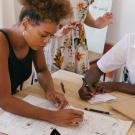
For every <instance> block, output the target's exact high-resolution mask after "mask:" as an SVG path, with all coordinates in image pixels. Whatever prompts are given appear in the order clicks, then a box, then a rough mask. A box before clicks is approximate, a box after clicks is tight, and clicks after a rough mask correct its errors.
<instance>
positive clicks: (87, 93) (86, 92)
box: [78, 78, 96, 100]
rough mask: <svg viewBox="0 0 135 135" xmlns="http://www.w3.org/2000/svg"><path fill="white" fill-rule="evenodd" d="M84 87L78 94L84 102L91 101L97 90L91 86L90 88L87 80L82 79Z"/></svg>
mask: <svg viewBox="0 0 135 135" xmlns="http://www.w3.org/2000/svg"><path fill="white" fill-rule="evenodd" d="M82 80H83V85H82V87H81V88H80V89H79V91H78V93H79V96H80V98H81V99H83V100H90V99H91V98H92V97H93V96H95V94H96V90H95V89H94V88H93V87H92V86H91V87H90V86H88V84H87V82H86V80H85V79H84V78H82Z"/></svg>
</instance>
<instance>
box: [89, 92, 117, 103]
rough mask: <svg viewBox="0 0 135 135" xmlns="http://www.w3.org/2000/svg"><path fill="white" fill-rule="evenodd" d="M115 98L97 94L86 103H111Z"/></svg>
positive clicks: (107, 94) (106, 94) (109, 95)
mask: <svg viewBox="0 0 135 135" xmlns="http://www.w3.org/2000/svg"><path fill="white" fill-rule="evenodd" d="M115 99H116V97H115V96H112V95H111V94H109V93H105V94H98V95H96V96H95V97H93V98H92V99H90V100H89V101H88V102H89V103H91V104H95V103H102V102H107V101H111V100H115Z"/></svg>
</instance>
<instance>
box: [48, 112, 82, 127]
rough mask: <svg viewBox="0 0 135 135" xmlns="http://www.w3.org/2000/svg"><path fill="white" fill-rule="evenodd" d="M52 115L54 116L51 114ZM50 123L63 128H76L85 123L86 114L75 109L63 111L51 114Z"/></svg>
mask: <svg viewBox="0 0 135 135" xmlns="http://www.w3.org/2000/svg"><path fill="white" fill-rule="evenodd" d="M51 113H52V114H51ZM51 113H50V115H51V118H50V119H49V122H51V123H53V124H55V125H58V126H62V127H76V126H79V124H80V123H81V122H82V121H83V115H84V113H83V112H82V111H78V110H74V109H62V110H59V111H53V112H51Z"/></svg>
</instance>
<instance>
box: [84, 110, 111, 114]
mask: <svg viewBox="0 0 135 135" xmlns="http://www.w3.org/2000/svg"><path fill="white" fill-rule="evenodd" d="M84 110H87V111H91V112H96V113H101V114H106V115H112V114H111V113H110V112H106V111H102V110H96V109H88V108H84Z"/></svg>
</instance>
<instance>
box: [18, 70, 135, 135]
mask: <svg viewBox="0 0 135 135" xmlns="http://www.w3.org/2000/svg"><path fill="white" fill-rule="evenodd" d="M52 77H53V81H54V85H55V89H56V90H57V91H59V92H62V93H63V91H62V89H61V86H60V83H61V82H63V84H64V86H65V91H66V93H65V97H66V98H67V100H68V102H69V104H72V105H73V106H75V107H79V108H82V109H83V108H85V107H89V108H95V109H99V110H100V109H101V110H105V111H109V112H111V113H112V114H113V115H112V117H114V118H119V119H122V120H129V119H128V118H127V117H125V116H124V115H122V114H120V113H118V112H116V111H115V110H113V109H112V108H111V106H110V104H111V103H102V104H94V105H91V104H90V103H88V102H85V101H83V100H81V99H80V98H79V95H78V89H79V88H80V87H81V85H82V80H81V76H80V75H77V74H75V73H71V72H67V71H63V70H59V71H57V72H55V73H53V74H52ZM27 95H33V96H37V97H41V98H45V93H44V91H43V89H42V88H41V87H40V85H39V84H38V83H37V84H34V85H32V86H30V87H27V88H26V89H24V90H22V91H21V92H19V93H18V94H17V96H19V97H22V98H23V97H25V96H27ZM112 95H114V96H116V97H117V101H115V102H118V101H122V100H126V99H128V98H130V97H131V95H128V94H124V93H119V92H113V93H112ZM127 135H135V124H134V123H133V124H132V126H131V128H130V130H129V132H128V134H127Z"/></svg>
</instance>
